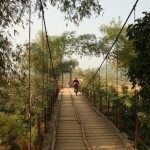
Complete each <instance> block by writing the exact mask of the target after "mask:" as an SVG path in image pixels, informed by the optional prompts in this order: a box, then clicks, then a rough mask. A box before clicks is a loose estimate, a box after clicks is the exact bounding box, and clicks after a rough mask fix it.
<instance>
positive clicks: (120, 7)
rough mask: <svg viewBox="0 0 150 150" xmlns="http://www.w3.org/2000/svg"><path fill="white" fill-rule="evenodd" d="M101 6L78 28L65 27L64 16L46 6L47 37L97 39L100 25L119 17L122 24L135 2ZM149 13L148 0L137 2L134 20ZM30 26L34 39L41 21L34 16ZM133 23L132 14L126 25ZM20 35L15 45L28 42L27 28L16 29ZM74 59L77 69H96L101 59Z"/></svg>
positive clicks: (116, 0)
mask: <svg viewBox="0 0 150 150" xmlns="http://www.w3.org/2000/svg"><path fill="white" fill-rule="evenodd" d="M99 2H100V4H101V5H102V8H103V12H102V13H101V15H100V16H99V17H97V18H95V16H94V15H93V16H92V17H91V18H90V19H87V18H85V19H83V21H82V22H81V23H80V24H79V26H75V25H74V24H73V23H69V24H68V26H66V23H67V22H66V21H65V20H64V18H65V17H64V14H63V13H60V11H59V10H57V9H56V8H54V7H51V6H48V9H47V10H45V21H46V26H47V31H48V34H49V35H60V34H62V33H63V32H65V31H76V33H77V34H79V35H80V34H95V35H96V36H97V37H99V36H100V35H101V34H100V32H99V27H100V26H101V25H102V24H109V22H110V21H111V20H112V19H113V18H114V19H115V20H117V18H118V17H119V16H120V17H121V20H122V22H123V23H124V22H125V20H126V18H127V17H128V15H129V13H130V11H131V9H132V8H133V5H134V4H135V2H136V0H99ZM144 11H148V12H150V0H139V2H138V4H137V7H136V11H135V18H139V17H142V16H143V15H142V12H144ZM32 22H33V24H32V25H31V38H32V39H35V38H36V35H37V33H38V32H39V31H41V30H42V21H41V20H40V19H38V18H37V17H35V16H32ZM133 22H134V15H133V14H132V15H131V17H130V19H129V21H128V22H127V24H131V23H133ZM18 32H19V33H20V35H18V36H17V37H16V38H15V39H16V43H19V44H23V43H25V41H28V37H29V35H28V32H29V31H28V26H27V27H26V28H25V30H23V29H22V28H19V29H18ZM73 58H74V59H77V60H78V61H79V68H82V69H87V68H97V67H99V66H100V64H101V62H102V59H101V58H95V57H94V58H89V57H83V58H82V59H81V58H80V57H79V56H74V57H73Z"/></svg>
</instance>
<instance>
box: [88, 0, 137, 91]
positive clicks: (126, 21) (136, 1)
mask: <svg viewBox="0 0 150 150" xmlns="http://www.w3.org/2000/svg"><path fill="white" fill-rule="evenodd" d="M138 1H139V0H137V1H136V2H135V4H134V5H133V8H132V10H131V11H130V13H129V15H128V17H127V19H126V21H125V22H124V24H123V26H122V28H121V30H120V31H119V33H118V35H117V37H116V39H115V40H114V42H113V44H112V46H111V47H110V50H109V51H108V53H107V54H106V56H105V58H104V59H103V61H102V63H101V65H100V66H99V68H98V69H97V70H96V72H95V74H94V75H93V77H92V78H91V80H90V81H89V82H88V84H87V85H86V86H85V88H86V87H87V86H88V85H89V84H90V83H91V81H92V80H93V79H94V77H95V76H96V74H97V72H98V71H99V70H100V68H101V67H102V65H103V63H104V62H105V60H106V59H107V57H108V55H109V54H110V52H111V50H112V48H113V47H114V45H115V44H116V42H117V41H118V38H119V36H120V34H121V32H122V31H123V29H124V27H125V25H126V23H127V22H128V20H129V18H130V16H131V14H132V13H133V11H134V10H135V7H136V5H137V3H138Z"/></svg>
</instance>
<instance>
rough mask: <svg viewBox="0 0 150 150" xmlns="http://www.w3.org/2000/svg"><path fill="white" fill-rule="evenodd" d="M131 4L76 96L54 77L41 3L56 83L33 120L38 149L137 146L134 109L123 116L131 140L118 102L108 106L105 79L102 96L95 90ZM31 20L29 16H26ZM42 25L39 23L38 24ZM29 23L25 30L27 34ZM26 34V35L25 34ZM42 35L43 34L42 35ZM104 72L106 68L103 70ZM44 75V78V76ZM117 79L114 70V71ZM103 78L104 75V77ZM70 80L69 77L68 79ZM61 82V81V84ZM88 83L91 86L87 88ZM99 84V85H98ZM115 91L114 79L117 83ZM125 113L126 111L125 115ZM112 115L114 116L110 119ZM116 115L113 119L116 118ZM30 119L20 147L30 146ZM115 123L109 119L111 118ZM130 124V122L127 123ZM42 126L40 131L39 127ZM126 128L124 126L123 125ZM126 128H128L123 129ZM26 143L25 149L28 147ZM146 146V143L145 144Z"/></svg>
mask: <svg viewBox="0 0 150 150" xmlns="http://www.w3.org/2000/svg"><path fill="white" fill-rule="evenodd" d="M137 2H138V0H137V1H136V3H135V5H134V6H133V9H132V10H131V12H130V14H129V16H128V17H127V19H126V21H125V23H124V25H123V27H122V28H121V30H120V31H119V33H118V35H117V37H116V39H115V41H114V42H113V43H112V46H111V47H110V49H109V51H108V53H107V54H106V56H105V58H104V60H103V62H102V63H101V65H100V67H99V68H98V69H97V70H96V71H95V74H94V75H93V77H92V78H91V79H90V80H89V81H88V84H87V86H85V87H81V86H80V88H79V93H78V95H77V96H76V95H75V94H74V92H73V88H61V87H59V85H58V81H57V78H56V76H55V70H54V66H53V58H52V55H51V49H50V45H49V39H48V35H47V29H46V23H45V17H44V10H43V6H42V3H41V9H42V19H43V24H42V25H44V29H45V34H46V42H47V48H48V53H49V63H50V67H51V71H52V73H51V74H52V75H51V77H50V80H51V79H52V80H51V81H53V82H54V83H55V84H56V88H55V89H50V90H49V93H48V95H49V99H48V101H47V107H44V108H43V111H42V113H43V114H42V117H43V118H42V119H41V118H38V119H37V141H38V142H37V147H36V149H38V150H42V149H43V150H135V149H137V147H138V143H139V141H138V118H137V113H136V112H135V114H134V117H133V116H132V117H133V118H132V119H131V118H123V119H127V120H126V124H128V121H129V120H131V121H132V124H134V129H133V130H132V131H133V133H132V140H129V139H128V136H127V134H125V133H124V132H122V131H121V130H122V128H123V126H125V124H124V125H122V121H121V114H122V112H126V110H124V109H121V107H120V106H119V104H116V106H112V105H111V102H110V98H109V97H108V94H107V90H108V85H107V82H106V89H105V90H106V93H105V95H102V92H101V91H100V89H98V90H95V84H97V83H96V81H97V80H99V83H100V82H101V79H100V76H99V77H98V75H99V74H100V71H101V67H102V65H103V64H104V62H106V67H107V59H108V56H109V54H110V52H111V50H112V49H113V47H114V45H115V43H116V42H117V40H118V38H119V36H120V34H121V32H122V30H123V29H124V26H125V25H126V23H127V21H128V19H129V18H130V15H131V14H132V12H133V11H134V10H135V7H136V4H137ZM29 20H30V21H29V22H31V16H30V19H29ZM42 28H43V26H42ZM30 30H31V29H30V25H29V33H30ZM29 35H30V34H29ZM42 36H44V35H42ZM30 51H31V47H30V36H29V114H32V113H31V112H32V110H31V109H32V107H31V102H30V98H31V85H30V80H31V79H30V76H31V73H30V67H31V64H30ZM106 71H107V69H106ZM47 78H48V77H47ZM117 79H118V70H117ZM106 80H107V76H106ZM70 81H71V79H70ZM62 85H63V83H62ZM89 86H92V87H90V88H89ZM43 87H44V86H43ZM99 87H100V84H99ZM117 92H118V82H117ZM127 115H128V114H127ZM114 117H115V119H114ZM116 118H117V119H116ZM29 120H30V131H29V132H30V135H29V136H30V140H29V143H25V144H24V145H23V148H22V149H23V150H27V149H30V150H31V149H33V148H32V125H31V123H32V122H31V120H32V116H30V117H29ZM114 120H115V121H116V122H113V121H114ZM130 123H131V122H130ZM43 128H44V130H43ZM123 129H124V130H125V129H126V128H125V127H124V128H123ZM126 130H128V129H126ZM27 145H29V148H28V146H27ZM145 147H146V145H145Z"/></svg>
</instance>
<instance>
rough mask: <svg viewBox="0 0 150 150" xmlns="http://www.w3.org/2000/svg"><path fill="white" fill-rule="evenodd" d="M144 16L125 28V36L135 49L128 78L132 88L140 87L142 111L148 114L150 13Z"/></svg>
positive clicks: (149, 105) (149, 102) (149, 99)
mask: <svg viewBox="0 0 150 150" xmlns="http://www.w3.org/2000/svg"><path fill="white" fill-rule="evenodd" d="M144 15H145V16H144V17H143V18H140V19H137V20H136V23H135V24H131V25H129V27H128V28H127V36H128V38H129V40H130V41H131V42H132V45H133V46H134V47H135V49H134V57H133V59H132V60H131V61H130V62H129V71H128V76H129V78H130V81H131V82H132V85H133V88H134V87H135V86H136V85H137V86H139V87H140V92H139V95H140V97H141V98H142V99H141V100H140V103H141V104H142V107H143V108H142V109H143V110H144V111H147V112H149V113H150V111H149V107H150V67H149V66H150V61H149V60H150V13H146V12H145V13H144Z"/></svg>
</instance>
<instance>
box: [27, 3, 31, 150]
mask: <svg viewBox="0 0 150 150" xmlns="http://www.w3.org/2000/svg"><path fill="white" fill-rule="evenodd" d="M28 48H29V50H28V51H29V56H28V59H29V64H28V65H29V102H28V103H29V104H28V105H29V122H30V127H29V132H30V133H29V149H30V150H31V144H32V135H31V132H32V126H31V119H32V118H31V70H30V68H31V0H30V1H29V47H28Z"/></svg>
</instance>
